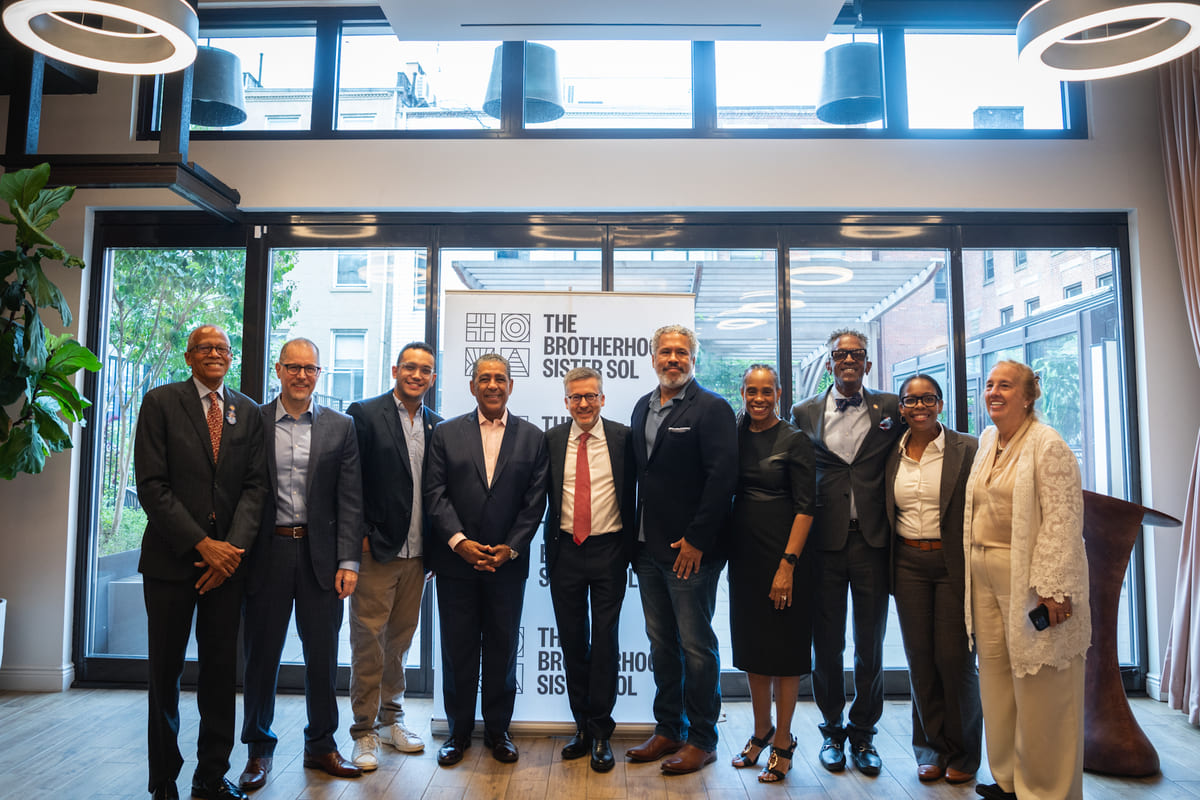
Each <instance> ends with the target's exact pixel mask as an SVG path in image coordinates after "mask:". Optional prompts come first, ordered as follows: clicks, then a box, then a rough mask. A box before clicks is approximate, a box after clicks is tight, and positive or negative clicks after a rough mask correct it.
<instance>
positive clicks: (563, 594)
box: [546, 367, 636, 772]
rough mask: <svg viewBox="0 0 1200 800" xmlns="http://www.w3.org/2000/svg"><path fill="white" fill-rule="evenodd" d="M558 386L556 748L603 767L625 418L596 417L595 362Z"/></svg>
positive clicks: (554, 472)
mask: <svg viewBox="0 0 1200 800" xmlns="http://www.w3.org/2000/svg"><path fill="white" fill-rule="evenodd" d="M563 389H564V391H565V394H566V397H565V398H564V400H565V403H566V406H567V411H568V412H570V414H571V421H570V422H564V423H563V424H561V425H556V426H555V427H553V428H551V429H550V430H548V431H546V449H547V450H549V452H550V482H549V484H548V486H547V488H548V490H549V491H548V494H549V498H550V504H549V508H548V511H547V513H546V571H547V573H548V574H549V576H550V599H551V601H552V602H553V603H554V618H555V621H556V624H557V626H558V639H559V643H560V644H561V646H562V651H563V666H564V667H565V669H566V673H567V700H568V701H569V702H570V704H571V714H572V716H574V718H575V735H574V736H572V737H571V740H570V741H569V742H567V744H566V746H565V747H563V749H562V757H563V758H564V759H568V760H569V759H573V758H582V757H583V756H586V755H589V754H590V755H591V767H592V769H594V770H596V771H597V772H608V771H609V770H610V769H612V768H613V766H614V765H615V763H616V762H615V761H614V759H613V754H612V747H611V745H610V744H609V739H610V738H612V732H613V729H614V728H615V727H616V725H615V723H614V722H613V717H612V711H613V707H614V706H615V705H616V702H617V674H618V667H619V666H620V658H621V647H620V642H619V640H618V636H617V633H618V628H619V627H620V622H621V604H622V603H623V602H624V601H625V586H626V584H627V583H628V579H627V572H628V569H629V562H630V560H631V558H632V556H633V545H634V543H635V542H636V539H635V538H634V532H633V487H634V476H633V465H632V458H631V456H632V453H631V451H630V450H629V446H628V439H629V428H628V427H626V426H624V425H622V424H621V423H619V422H614V421H613V420H609V419H602V418H601V417H600V410H601V409H602V408H604V379H603V378H602V377H601V375H600V373H599V372H598V371H596V370H594V369H592V368H591V367H576V368H575V369H573V370H571V371H570V372H568V373H567V374H566V375H565V376H564V377H563ZM597 423H599V424H597ZM589 594H590V603H589ZM589 607H590V610H591V613H590V615H589V613H588V611H589ZM589 622H590V624H589ZM589 632H590V634H591V635H590V636H589V635H588V634H589Z"/></svg>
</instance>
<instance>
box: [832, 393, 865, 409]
mask: <svg viewBox="0 0 1200 800" xmlns="http://www.w3.org/2000/svg"><path fill="white" fill-rule="evenodd" d="M833 404H834V406H836V407H837V410H838V411H845V410H846V407H847V406H861V405H862V395H861V394H856V395H854V397H845V398H843V397H835V398H833Z"/></svg>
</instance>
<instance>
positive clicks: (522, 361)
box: [499, 347, 529, 378]
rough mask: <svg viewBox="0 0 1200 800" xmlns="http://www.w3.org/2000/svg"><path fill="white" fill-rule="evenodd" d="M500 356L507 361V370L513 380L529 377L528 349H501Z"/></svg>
mask: <svg viewBox="0 0 1200 800" xmlns="http://www.w3.org/2000/svg"><path fill="white" fill-rule="evenodd" d="M499 352H500V355H502V356H504V357H505V358H507V359H508V369H509V372H511V373H512V377H514V378H528V377H529V348H528V347H501V348H500V350H499Z"/></svg>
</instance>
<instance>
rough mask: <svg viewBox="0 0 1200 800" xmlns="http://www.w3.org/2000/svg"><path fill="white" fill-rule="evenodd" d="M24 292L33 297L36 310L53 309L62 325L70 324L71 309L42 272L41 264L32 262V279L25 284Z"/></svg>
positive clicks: (57, 289) (61, 294) (65, 299)
mask: <svg viewBox="0 0 1200 800" xmlns="http://www.w3.org/2000/svg"><path fill="white" fill-rule="evenodd" d="M25 291H27V292H28V293H29V294H30V295H32V296H33V302H34V303H35V304H37V307H38V308H53V309H54V310H55V311H57V312H58V315H59V316H60V317H62V321H63V325H70V324H71V320H72V316H71V307H70V306H69V305H67V298H65V297H63V293H62V292H61V291H59V288H58V287H57V286H55V285H54V282H53V281H51V280H50V279H49V278H47V277H46V273H44V272H42V265H41V264H38V263H37V262H34V264H33V278H32V279H31V280H29V281H28V282H26V284H25Z"/></svg>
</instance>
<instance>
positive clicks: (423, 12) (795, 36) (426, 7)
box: [380, 0, 844, 42]
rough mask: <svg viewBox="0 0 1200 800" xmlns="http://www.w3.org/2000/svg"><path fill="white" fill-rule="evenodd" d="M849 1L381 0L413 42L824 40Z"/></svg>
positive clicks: (390, 17) (401, 34)
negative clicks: (596, 0) (595, 0)
mask: <svg viewBox="0 0 1200 800" xmlns="http://www.w3.org/2000/svg"><path fill="white" fill-rule="evenodd" d="M843 3H844V0H738V2H730V0H605V1H604V2H591V1H590V0H587V1H585V0H499V1H498V0H433V1H432V2H430V0H381V2H380V7H381V8H382V9H383V13H384V14H385V15H386V16H387V19H388V22H390V23H391V24H392V29H393V30H394V31H395V32H396V35H397V36H399V37H400V38H401V39H405V40H408V41H441V42H445V41H455V40H482V41H492V42H495V41H521V40H541V41H546V40H562V39H592V40H603V39H682V40H687V41H714V40H723V41H724V40H736V39H753V40H760V41H789V40H792V41H820V40H822V39H824V38H825V34H826V33H828V32H829V29H830V27H831V26H832V25H833V21H834V20H835V19H836V18H837V14H838V11H839V10H840V9H841V7H842V5H843Z"/></svg>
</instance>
